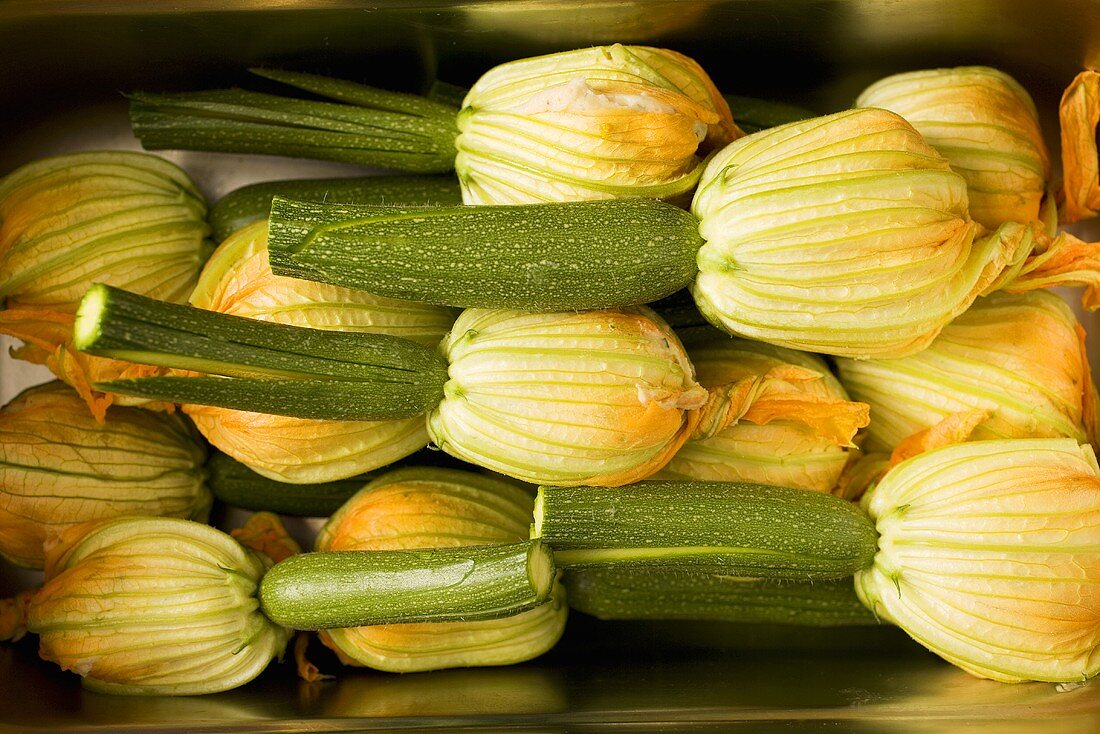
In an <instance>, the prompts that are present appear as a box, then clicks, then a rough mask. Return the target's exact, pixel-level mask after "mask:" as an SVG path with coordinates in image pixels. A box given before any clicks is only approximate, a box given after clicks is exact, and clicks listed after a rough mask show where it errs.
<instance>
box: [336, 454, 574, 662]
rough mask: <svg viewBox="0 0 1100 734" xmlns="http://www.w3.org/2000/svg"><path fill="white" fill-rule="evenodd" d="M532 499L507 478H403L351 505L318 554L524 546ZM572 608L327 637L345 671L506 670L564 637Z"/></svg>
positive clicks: (382, 483)
mask: <svg viewBox="0 0 1100 734" xmlns="http://www.w3.org/2000/svg"><path fill="white" fill-rule="evenodd" d="M533 507H534V496H533V495H532V494H531V493H530V492H529V491H528V490H526V489H524V488H523V487H522V486H520V485H518V484H516V483H513V482H509V481H505V480H502V479H498V478H494V477H490V476H484V475H478V474H473V473H471V472H466V471H460V470H455V469H427V468H415V469H402V470H399V471H394V472H390V473H388V474H386V475H384V476H381V477H379V478H378V479H376V480H374V481H373V482H371V483H370V484H368V485H367V486H366V487H364V488H363V489H362V490H361V491H360V492H359V493H358V494H356V495H355V496H354V497H352V498H351V499H349V500H348V501H347V503H345V504H344V506H343V507H342V508H340V509H339V510H338V511H337V512H336V513H334V514H333V515H332V517H331V518H330V519H329V521H328V523H327V524H326V525H325V526H324V528H322V530H321V532H320V534H319V535H318V536H317V542H316V549H317V550H319V551H340V550H417V549H426V548H451V547H459V546H473V545H499V544H505V543H515V542H517V541H522V540H526V539H527V537H528V533H529V528H530V524H531V516H532V515H531V513H532V511H533ZM567 613H568V607H567V605H566V604H565V594H564V591H563V590H562V588H561V586H560V584H557V583H555V585H554V588H553V590H552V600H551V601H550V603H547V604H543V605H541V606H538V607H535V608H534V609H530V610H528V611H526V612H521V613H519V614H517V615H514V616H511V617H504V618H501V619H490V620H480V621H475V622H434V623H409V624H388V625H374V626H369V627H351V628H343V629H330V630H322V631H321V632H320V637H321V641H322V642H324V644H325V645H327V646H328V647H330V648H332V649H333V650H335V651H336V654H337V656H338V657H339V658H340V660H341V661H343V662H344V663H345V664H348V665H365V666H369V667H372V668H376V669H379V670H388V671H393V672H411V671H420V670H435V669H439V668H450V667H466V666H482V665H507V664H510V663H517V662H521V661H523V660H529V659H530V658H533V657H536V656H538V655H541V654H542V653H544V652H546V651H547V650H549V649H550V648H551V647H553V646H554V644H555V643H556V642H557V641H558V638H559V637H561V634H562V631H563V630H564V629H565V619H566V615H567Z"/></svg>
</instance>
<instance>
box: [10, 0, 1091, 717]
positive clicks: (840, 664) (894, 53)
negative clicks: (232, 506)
mask: <svg viewBox="0 0 1100 734" xmlns="http://www.w3.org/2000/svg"><path fill="white" fill-rule="evenodd" d="M612 41H623V42H636V43H648V44H654V45H667V46H669V47H672V48H675V49H677V50H680V51H684V52H686V53H689V54H691V55H693V56H695V57H696V58H697V59H698V60H699V61H700V62H701V63H702V64H703V65H704V66H705V67H706V68H707V69H708V70H709V71H710V72H711V74H712V76H713V77H714V78H715V80H716V81H717V83H718V84H719V86H720V87H721V88H723V89H724V90H727V91H730V92H734V93H738V94H746V95H756V96H768V97H773V98H777V99H782V100H785V101H790V102H796V103H802V104H804V105H807V106H809V107H811V108H813V109H816V110H818V111H820V112H829V111H833V110H836V109H841V108H843V107H846V106H847V105H848V104H849V102H850V101H851V100H852V99H853V98H854V96H855V95H856V94H857V93H858V92H859V91H860V90H861V89H862V88H863V87H864V86H865V85H866V84H867V83H869V82H870V81H873V80H874V79H876V78H879V77H881V76H883V75H885V74H888V73H892V72H895V71H901V70H905V69H912V68H921V67H929V66H938V65H958V64H972V63H986V64H991V65H994V66H999V67H1001V68H1003V69H1005V70H1006V71H1008V72H1009V73H1011V74H1013V75H1014V76H1016V77H1017V78H1018V79H1019V80H1020V81H1021V82H1022V83H1023V84H1024V85H1025V86H1026V87H1027V88H1028V89H1029V90H1030V91H1031V92H1032V94H1033V95H1034V96H1035V98H1036V101H1037V103H1038V105H1039V107H1040V109H1041V110H1042V111H1043V118H1044V126H1045V129H1046V131H1047V134H1048V137H1050V138H1051V142H1052V143H1054V138H1055V137H1056V129H1057V128H1056V126H1055V114H1054V113H1055V109H1056V104H1057V99H1058V95H1059V94H1060V91H1061V89H1062V87H1063V86H1064V84H1066V83H1067V82H1068V81H1069V80H1070V79H1071V78H1072V76H1073V74H1074V73H1075V72H1076V70H1077V69H1078V68H1079V67H1080V66H1081V65H1083V64H1093V65H1100V3H1098V2H1094V1H1093V0H1044V1H1042V2H1040V1H1033V0H972V1H970V2H957V1H952V0H906V1H899V0H800V1H799V2H785V1H784V0H725V1H723V0H697V1H696V0H682V1H680V2H672V1H669V0H651V1H649V2H643V1H638V0H636V1H633V2H629V1H628V2H614V1H611V0H578V1H576V2H567V1H565V0H522V1H497V2H487V1H482V2H411V1H400V0H392V1H390V2H375V3H363V2H349V1H347V0H270V1H268V2H260V1H256V2H252V1H248V0H243V1H238V2H234V3H226V2H223V1H221V0H179V1H178V2H162V1H159V0H154V1H150V2H139V1H138V0H132V1H130V2H123V1H116V0H107V1H103V2H95V1H93V0H89V1H87V2H74V1H71V0H0V49H3V51H2V56H0V58H2V59H3V63H2V64H0V99H2V100H3V102H4V105H3V107H4V111H5V114H4V116H3V119H2V120H0V130H2V133H3V134H2V135H0V175H2V174H3V173H6V172H7V171H9V170H11V169H12V168H14V167H16V166H18V165H20V164H22V163H25V162H27V161H29V160H32V159H34V158H37V157H40V156H43V155H48V154H53V153H60V152H65V151H72V150H81V149H94V148H129V149H136V148H137V147H138V146H137V143H136V141H135V140H134V139H133V137H132V135H131V134H130V132H129V127H128V124H127V120H126V110H125V102H124V99H123V98H122V95H121V94H120V91H125V90H130V89H137V88H145V89H155V90H169V89H186V88H203V87H209V86H212V85H222V84H234V83H236V84H240V83H244V82H245V81H246V79H247V76H246V74H245V73H244V72H243V69H244V68H245V67H246V66H248V65H255V64H267V65H271V66H284V67H288V68H296V69H301V70H310V71H317V72H321V73H332V74H337V75H343V76H346V77H348V78H355V79H360V80H363V81H365V82H367V83H374V84H378V85H381V86H388V87H400V88H405V89H410V90H415V89H421V88H423V87H425V86H426V84H427V83H428V82H429V81H430V80H431V79H433V78H435V77H436V76H437V75H438V76H440V77H442V78H443V79H444V80H446V81H451V82H455V83H470V82H472V81H473V80H474V79H475V78H476V77H477V75H478V74H479V73H480V72H481V71H484V70H485V69H487V68H488V67H489V66H491V65H492V64H494V63H496V62H499V61H503V60H507V59H510V58H514V57H519V56H524V55H531V54H535V53H541V52H545V51H551V50H557V49H562V48H569V47H576V46H582V45H587V44H592V43H605V42H612ZM249 83H250V84H251V82H249ZM166 157H168V158H170V159H172V160H174V161H175V162H177V163H179V164H180V165H182V166H183V167H184V168H186V169H187V170H188V171H189V172H190V173H191V174H192V175H193V176H194V177H195V179H196V180H197V181H198V182H199V184H200V186H201V187H202V188H203V189H204V190H205V191H206V192H207V193H208V194H209V195H210V196H212V197H217V196H219V195H221V194H223V193H225V192H226V191H228V190H230V189H232V188H235V187H237V186H239V185H242V184H245V183H249V182H252V181H258V180H266V179H272V178H279V177H284V176H290V175H294V176H308V175H317V176H322V175H338V174H339V173H341V172H347V173H350V172H352V171H358V170H360V169H356V168H353V167H350V166H340V165H337V164H322V163H310V162H302V161H289V160H284V159H277V158H262V157H248V158H245V157H234V156H216V155H210V154H196V153H172V154H167V155H166ZM1094 232H1095V230H1094ZM1095 236H1100V232H1096V233H1095ZM1095 323H1096V322H1095V319H1094V318H1092V317H1090V318H1089V319H1088V320H1087V321H1086V324H1095ZM1093 330H1094V331H1100V329H1097V328H1094V329H1093ZM1090 341H1091V345H1092V347H1093V348H1094V349H1096V348H1097V341H1098V339H1097V337H1096V336H1095V335H1094V336H1093V337H1092V339H1091V340H1090ZM0 348H3V352H4V354H3V355H2V356H0V400H4V401H6V400H7V399H9V398H10V397H11V395H13V394H14V392H15V391H16V390H17V389H18V388H20V387H21V386H23V385H26V384H30V383H32V382H37V381H40V380H43V379H47V377H48V375H47V374H46V373H44V371H41V370H26V369H25V367H24V366H20V365H19V364H18V363H15V362H13V361H12V360H10V358H8V357H7V354H6V345H4V344H2V343H0ZM1093 363H1094V365H1098V364H1100V360H1097V359H1094V360H1093ZM310 527H311V526H310V524H309V523H305V524H303V525H302V527H301V532H302V533H303V534H304V533H307V532H308V530H309V528H310ZM312 527H314V528H315V527H316V523H313V525H312ZM35 580H36V575H35V574H33V573H27V572H24V571H21V570H18V569H13V568H11V567H8V566H4V565H2V564H0V594H2V595H7V594H10V593H12V592H13V591H15V590H16V589H18V588H21V587H23V586H25V585H29V584H33V583H34V582H35ZM317 658H318V662H320V663H322V666H323V668H325V669H326V670H328V671H329V672H334V673H337V674H338V679H337V680H334V681H326V682H323V683H320V684H313V685H308V684H304V683H301V682H299V681H297V680H296V679H295V677H294V673H293V668H292V665H290V664H286V663H284V664H283V665H279V666H273V668H272V669H271V670H269V671H268V672H267V673H266V674H265V675H264V676H263V677H262V678H261V679H260V680H258V681H256V682H254V683H252V684H250V685H248V686H245V687H244V688H241V689H238V690H236V691H231V692H228V693H224V694H218V695H213V696H205V697H198V698H151V699H150V698H141V699H131V698H117V697H110V696H104V695H100V694H94V693H89V692H86V691H83V690H81V688H80V685H79V681H78V679H77V678H76V677H75V676H72V675H68V674H64V673H61V672H60V671H59V670H58V669H57V668H56V667H54V666H52V665H51V664H47V663H45V662H42V661H40V660H38V659H37V656H36V653H35V645H34V640H33V639H32V638H28V639H25V640H23V641H22V642H20V643H18V644H16V645H0V732H9V731H10V732H25V731H43V732H54V731H63V732H69V731H72V732H76V731H82V732H90V731H97V732H101V731H123V732H300V731H301V732H312V731H325V732H343V731H363V730H393V729H400V730H405V731H429V730H438V729H464V730H467V731H502V730H517V729H518V730H522V731H532V732H542V731H550V732H558V731H596V730H601V731H602V730H610V729H614V730H616V731H633V730H646V731H654V730H660V731H682V730H688V731H695V730H702V731H726V730H731V729H733V730H735V731H773V730H775V731H779V730H782V731H790V730H796V731H802V730H805V731H838V730H839V731H857V732H876V731H899V732H950V731H958V730H965V731H968V732H971V731H977V732H983V733H984V732H990V733H991V734H992V733H997V734H1000V733H1001V732H1005V733H1008V734H1012V733H1013V732H1033V731H1043V732H1051V733H1053V732H1058V733H1059V734H1060V733H1061V732H1067V733H1068V734H1076V733H1077V732H1080V733H1081V734H1094V733H1095V732H1097V731H1100V685H1097V684H1095V683H1093V684H1090V685H1086V686H1083V687H1073V686H1063V687H1058V686H1052V685H1045V684H1027V685H1016V686H1010V685H1001V684H997V683H991V682H988V681H980V680H977V679H974V678H971V677H970V676H968V675H967V674H965V673H962V672H961V671H959V670H956V669H954V668H952V667H951V666H949V665H947V664H946V663H943V662H941V661H939V660H938V659H936V658H935V657H933V656H932V655H930V654H928V653H925V652H924V651H923V650H922V649H921V648H919V647H917V646H916V645H914V644H912V643H910V642H909V641H908V640H907V639H906V638H905V637H904V635H902V634H901V633H899V632H898V631H896V630H893V629H889V628H878V629H872V630H869V631H868V630H831V631H797V630H783V629H774V628H745V627H736V626H729V625H721V624H648V625H647V624H642V623H629V624H602V623H598V622H596V621H594V620H591V619H587V618H584V617H583V616H582V615H579V614H578V615H574V617H573V619H572V620H571V621H570V626H569V629H568V631H567V633H566V638H565V640H563V642H562V644H561V645H560V646H559V647H558V648H557V649H555V650H554V651H553V652H552V653H551V654H549V655H547V656H545V657H544V658H542V659H540V660H537V661H533V662H531V663H528V664H525V665H520V666H515V667H512V668H502V669H474V670H458V671H445V672H439V673H428V674H411V675H403V676H397V675H387V674H380V673H373V672H370V671H363V670H355V669H348V668H344V669H341V668H339V667H338V666H337V664H336V663H335V661H334V660H333V659H332V658H331V657H326V654H325V653H324V651H319V652H318V654H317Z"/></svg>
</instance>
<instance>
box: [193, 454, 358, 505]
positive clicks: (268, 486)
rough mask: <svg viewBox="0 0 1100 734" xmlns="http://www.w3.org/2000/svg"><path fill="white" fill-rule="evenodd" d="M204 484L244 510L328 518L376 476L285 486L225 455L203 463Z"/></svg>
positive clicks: (216, 456)
mask: <svg viewBox="0 0 1100 734" xmlns="http://www.w3.org/2000/svg"><path fill="white" fill-rule="evenodd" d="M206 475H207V479H206V484H207V486H208V487H210V491H211V492H213V493H214V496H215V497H217V498H218V499H219V500H221V501H222V502H225V503H226V504H229V505H233V506H234V507H240V508H243V509H245V510H256V511H259V510H267V511H269V512H275V513H278V514H280V515H294V516H297V517H328V516H329V515H331V514H332V513H334V512H336V511H337V510H338V509H340V506H341V505H343V504H344V502H346V501H347V499H348V498H349V497H351V496H352V495H354V494H355V493H356V492H358V491H359V490H361V489H362V488H363V487H364V486H366V484H367V483H368V482H370V481H371V480H372V479H374V478H375V476H376V474H361V475H359V476H357V477H351V478H350V479H341V480H338V481H333V482H318V483H315V484H288V483H287V482H279V481H276V480H274V479H268V478H267V477H263V476H260V475H259V474H257V473H256V472H254V471H252V470H251V469H249V468H248V467H247V466H245V465H244V464H242V463H240V462H239V461H237V460H235V459H233V458H232V457H230V456H228V455H227V454H223V453H220V452H218V453H215V454H214V455H213V456H211V457H210V459H209V460H207V462H206Z"/></svg>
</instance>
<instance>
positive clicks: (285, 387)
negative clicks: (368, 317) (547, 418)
mask: <svg viewBox="0 0 1100 734" xmlns="http://www.w3.org/2000/svg"><path fill="white" fill-rule="evenodd" d="M73 343H74V345H75V346H76V348H77V349H79V350H81V351H85V352H88V353H89V354H94V355H97V356H101V357H110V358H113V359H122V360H127V361H130V362H136V363H139V364H148V365H154V366H158V367H167V368H172V369H179V370H189V371H195V372H203V373H207V374H208V375H219V376H220V377H183V376H171V377H151V378H144V379H138V380H116V381H113V382H106V383H98V384H97V385H96V387H97V389H102V390H108V391H110V392H118V393H122V394H125V395H136V396H140V397H146V398H148V397H151V396H153V395H156V396H158V397H157V398H155V399H157V400H167V401H171V402H181V403H194V404H202V405H215V406H220V407H226V408H232V409H235V410H251V411H257V412H266V413H272V414H275V415H287V416H295V417H300V418H332V419H339V420H388V419H393V418H407V417H412V416H415V415H421V414H423V413H425V412H427V411H429V410H431V409H432V408H434V407H435V406H436V405H438V404H439V401H440V400H442V399H443V384H444V382H446V380H447V364H446V362H445V361H444V360H443V358H442V357H441V356H440V355H439V354H438V353H437V352H435V351H434V350H432V349H430V348H428V347H425V346H423V345H421V344H417V343H416V342H413V341H410V340H408V339H401V338H399V337H393V336H385V335H381V334H360V333H347V332H338V331H321V330H318V329H307V328H302V327H296V326H287V325H284V324H273V323H268V322H264V321H257V320H255V319H246V318H241V317H237V316H230V315H228V314H221V313H216V312H213V311H205V310H203V309H198V308H193V307H190V306H180V305H175V304H169V303H163V302H161V301H156V300H154V299H151V298H146V297H144V296H139V295H136V294H134V293H128V292H126V291H123V290H119V289H117V288H112V287H110V286H105V285H102V284H98V285H95V286H92V288H90V289H89V291H88V293H87V294H86V295H85V297H84V300H83V301H82V303H81V305H80V308H79V309H78V310H77V316H76V322H75V324H74V327H73ZM226 378H231V379H226Z"/></svg>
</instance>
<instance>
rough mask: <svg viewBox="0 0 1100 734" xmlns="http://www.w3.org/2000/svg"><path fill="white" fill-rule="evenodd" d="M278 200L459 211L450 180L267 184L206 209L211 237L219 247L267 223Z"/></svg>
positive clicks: (236, 193) (229, 196)
mask: <svg viewBox="0 0 1100 734" xmlns="http://www.w3.org/2000/svg"><path fill="white" fill-rule="evenodd" d="M276 195H279V196H285V197H287V198H290V199H304V200H306V201H325V202H330V203H337V204H376V205H383V204H384V205H387V206H459V205H460V204H462V191H461V190H460V189H459V187H458V179H457V178H455V177H454V176H362V177H357V178H315V179H291V180H287V181H265V182H263V183H256V184H252V185H250V186H242V187H241V188H239V189H236V190H234V191H230V192H229V193H228V194H226V195H225V196H223V197H222V198H221V199H219V200H218V202H217V203H216V204H214V206H213V207H211V208H210V217H209V221H210V226H211V228H212V229H213V230H214V232H213V237H214V240H215V241H217V242H221V241H222V240H224V239H225V238H226V237H228V236H229V235H231V234H233V233H234V232H236V231H237V230H238V229H240V228H241V227H244V226H245V225H248V224H252V223H253V222H258V221H259V220H261V219H267V216H268V214H270V213H271V199H272V198H274V197H275V196H276Z"/></svg>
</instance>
